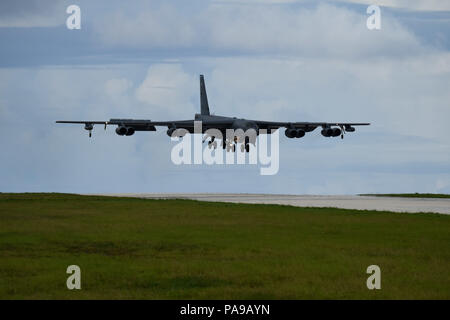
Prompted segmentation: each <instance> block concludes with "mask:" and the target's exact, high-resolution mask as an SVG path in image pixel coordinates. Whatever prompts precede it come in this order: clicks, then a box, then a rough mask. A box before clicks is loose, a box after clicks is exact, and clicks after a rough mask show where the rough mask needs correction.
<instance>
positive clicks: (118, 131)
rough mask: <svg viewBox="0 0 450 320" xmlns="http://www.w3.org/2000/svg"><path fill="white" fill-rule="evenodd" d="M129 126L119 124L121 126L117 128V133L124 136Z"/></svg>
mask: <svg viewBox="0 0 450 320" xmlns="http://www.w3.org/2000/svg"><path fill="white" fill-rule="evenodd" d="M127 131H128V130H127V127H124V126H119V127H117V128H116V133H117V134H118V135H119V136H124V135H126V134H127Z"/></svg>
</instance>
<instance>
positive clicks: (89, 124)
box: [84, 123, 94, 131]
mask: <svg viewBox="0 0 450 320" xmlns="http://www.w3.org/2000/svg"><path fill="white" fill-rule="evenodd" d="M92 129H94V125H93V124H92V123H85V124H84V130H89V131H90V130H92Z"/></svg>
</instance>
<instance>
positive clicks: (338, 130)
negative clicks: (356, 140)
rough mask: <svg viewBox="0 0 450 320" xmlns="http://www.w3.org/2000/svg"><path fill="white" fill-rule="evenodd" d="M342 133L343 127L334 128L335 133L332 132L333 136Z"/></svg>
mask: <svg viewBox="0 0 450 320" xmlns="http://www.w3.org/2000/svg"><path fill="white" fill-rule="evenodd" d="M340 135H341V129H339V128H334V129H333V134H332V136H333V137H338V136H340Z"/></svg>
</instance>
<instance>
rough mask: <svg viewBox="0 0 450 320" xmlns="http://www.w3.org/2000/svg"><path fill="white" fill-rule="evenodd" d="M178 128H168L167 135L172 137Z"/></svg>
mask: <svg viewBox="0 0 450 320" xmlns="http://www.w3.org/2000/svg"><path fill="white" fill-rule="evenodd" d="M175 130H176V128H169V129H167V135H168V136H169V137H171V136H172V134H173V132H174V131H175Z"/></svg>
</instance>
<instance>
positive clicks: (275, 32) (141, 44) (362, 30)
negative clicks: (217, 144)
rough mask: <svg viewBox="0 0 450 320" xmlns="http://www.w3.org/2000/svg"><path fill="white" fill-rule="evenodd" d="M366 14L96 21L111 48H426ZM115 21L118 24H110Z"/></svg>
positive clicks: (330, 52) (244, 13)
mask: <svg viewBox="0 0 450 320" xmlns="http://www.w3.org/2000/svg"><path fill="white" fill-rule="evenodd" d="M366 19H367V15H366V13H365V12H355V11H352V10H349V9H346V8H342V7H336V6H333V5H319V6H317V7H316V8H314V9H306V8H302V7H299V8H291V7H285V6H256V7H253V6H240V5H224V4H210V5H208V6H205V7H204V8H200V9H199V12H198V13H197V14H196V15H195V17H192V16H190V17H189V18H188V17H186V16H183V13H182V12H181V10H180V9H178V8H176V7H171V6H167V5H164V6H162V7H161V8H160V9H158V10H155V9H153V10H147V11H146V10H142V11H139V12H136V13H134V14H132V15H129V16H125V15H124V14H118V15H113V16H106V17H105V19H104V20H101V21H99V22H98V24H97V25H96V31H97V33H98V35H99V36H100V39H101V40H102V41H103V42H104V43H106V44H108V45H112V46H122V45H127V46H131V47H137V48H179V49H183V48H194V49H197V50H200V51H201V49H199V48H204V49H205V50H216V51H217V52H218V53H219V54H220V52H229V51H230V50H231V51H232V52H237V53H248V54H262V55H267V54H279V55H290V56H292V55H294V56H299V55H301V56H326V57H336V56H340V57H347V58H354V57H363V58H367V57H368V56H378V55H399V54H402V55H405V54H415V53H416V52H417V51H421V50H422V48H421V47H420V45H419V43H418V41H417V39H416V38H415V37H414V35H413V34H412V33H410V32H409V31H408V30H407V29H406V28H404V27H403V26H401V25H400V24H398V23H397V22H396V21H395V20H394V19H392V18H389V17H386V18H383V28H382V30H381V31H375V32H374V31H369V30H367V27H366ZM110 21H115V22H117V23H114V24H112V25H111V24H110Z"/></svg>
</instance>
